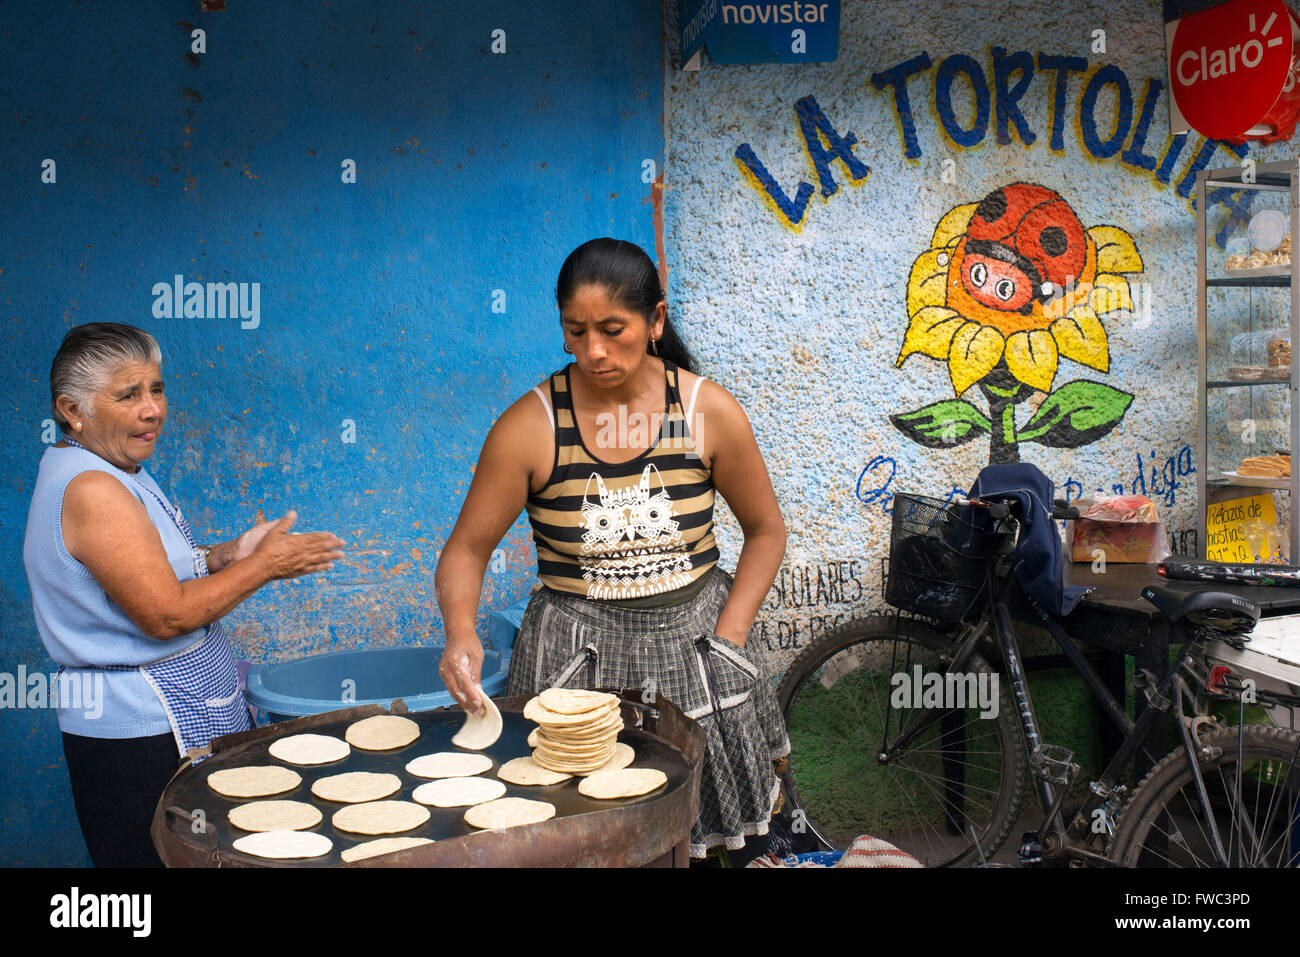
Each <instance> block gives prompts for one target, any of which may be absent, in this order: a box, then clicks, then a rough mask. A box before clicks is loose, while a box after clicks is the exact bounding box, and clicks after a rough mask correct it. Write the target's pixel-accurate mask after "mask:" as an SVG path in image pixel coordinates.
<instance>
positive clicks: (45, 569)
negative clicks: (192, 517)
mask: <svg viewBox="0 0 1300 957" xmlns="http://www.w3.org/2000/svg"><path fill="white" fill-rule="evenodd" d="M83 472H104V473H106V474H108V475H111V476H113V477H114V478H115V479H117V480H118V481H119V482H121V483H122V485H123V486H124V487H125V488H126V490H127V491H129V492H130V493H131V494H132V495H134V496H135V497H136V499H137V500H138V501H139V502H140V504H141V505H143V506H144V508H145V511H146V512H147V513H148V515H149V520H150V521H151V522H153V525H154V527H155V528H156V529H157V530H158V535H159V537H160V538H161V539H162V543H163V547H164V548H165V549H166V552H167V559H168V561H169V562H170V564H171V566H172V570H173V571H174V572H175V573H176V578H177V579H178V580H179V581H189V580H190V579H193V578H197V577H198V575H197V571H196V568H195V556H194V550H193V549H191V548H190V545H189V543H188V542H186V541H185V537H184V536H183V535H182V534H181V531H180V529H179V528H177V527H176V523H175V522H173V521H172V519H171V518H170V517H169V516H168V515H167V513H166V512H165V511H164V510H163V507H162V505H160V504H159V502H158V501H157V500H156V499H155V498H154V495H157V496H158V497H159V498H161V499H162V500H163V501H165V502H167V505H168V506H169V507H171V508H172V509H173V511H178V510H177V509H175V506H172V504H171V502H170V501H167V497H166V496H165V495H164V494H163V492H162V489H160V488H159V487H158V484H157V483H156V482H154V480H153V478H152V477H151V476H150V475H149V473H148V472H146V471H145V470H144V469H143V468H141V469H140V471H138V472H136V473H134V474H130V473H127V472H123V471H122V470H121V469H118V468H116V467H114V466H113V465H111V464H110V463H108V462H106V461H105V460H104V459H102V458H100V457H99V456H98V455H95V454H94V453H93V452H88V451H86V450H85V449H77V448H71V447H69V448H61V449H60V448H54V447H53V446H51V447H50V448H48V449H46V450H45V454H44V456H42V458H41V465H40V471H39V473H38V474H37V477H36V488H35V490H34V491H33V492H32V504H31V508H30V509H29V511H28V513H27V537H26V539H25V541H24V542H23V564H24V565H25V566H26V568H27V581H28V584H29V585H30V586H31V592H32V610H33V612H34V613H35V615H36V629H37V631H38V632H39V633H40V636H41V641H42V642H44V643H45V649H46V651H48V652H49V655H50V657H51V658H53V659H54V660H55V661H56V662H58V663H59V664H60V665H62V666H63V667H64V679H63V680H64V681H65V682H66V681H69V680H71V681H76V682H80V688H79V689H78V690H79V692H80V691H81V690H83V689H90V688H94V689H96V690H97V689H100V688H102V700H96V701H95V702H94V703H93V707H88V706H87V704H88V700H89V699H86V700H81V701H80V702H78V701H77V700H76V697H74V696H73V695H71V694H68V693H65V694H64V695H63V697H64V699H65V700H64V701H63V702H61V705H60V707H59V727H60V729H61V730H63V731H65V732H68V733H69V734H79V735H84V736H86V737H91V738H136V737H144V736H146V735H154V734H167V733H170V732H171V730H172V728H171V725H170V724H169V723H168V721H167V714H166V712H165V711H164V710H163V706H162V702H161V701H159V700H158V696H157V695H156V694H154V691H153V689H152V688H151V687H150V685H149V683H148V682H147V681H146V680H145V677H144V675H142V674H141V673H140V672H139V671H136V670H130V671H104V670H100V669H102V668H103V667H105V666H111V665H141V664H148V663H150V662H154V661H157V660H159V659H160V658H165V657H167V656H168V655H171V654H175V653H176V652H178V651H182V650H184V649H185V648H188V647H190V646H191V645H194V644H195V643H196V642H198V641H200V640H202V638H203V635H204V631H205V629H203V628H198V629H196V630H195V631H192V632H190V633H189V634H187V635H181V636H179V637H177V638H173V639H170V640H168V641H160V640H158V639H156V638H150V637H149V636H148V635H146V634H145V633H144V632H142V631H141V630H140V629H139V627H137V626H136V624H135V622H133V621H131V619H130V618H129V617H128V616H127V614H126V612H124V611H123V610H122V608H121V606H119V605H118V604H117V603H116V602H114V601H113V600H112V599H111V598H109V597H108V594H107V593H106V592H105V591H104V589H103V588H102V587H101V586H100V584H99V582H97V581H96V580H95V577H94V576H93V575H92V574H91V573H90V570H89V569H88V568H86V566H85V565H83V564H82V563H81V562H79V561H77V560H76V559H75V558H73V557H72V556H71V555H70V554H68V550H67V548H66V547H65V546H64V543H63V521H62V516H63V495H64V492H65V491H67V488H68V483H69V482H71V481H72V480H73V479H74V478H76V477H77V476H78V475H81V474H82V473H83ZM150 492H153V495H151V494H149V493H150ZM20 693H21V689H20ZM69 702H71V703H73V704H77V705H78V706H77V707H65V706H63V705H66V704H68V703H69Z"/></svg>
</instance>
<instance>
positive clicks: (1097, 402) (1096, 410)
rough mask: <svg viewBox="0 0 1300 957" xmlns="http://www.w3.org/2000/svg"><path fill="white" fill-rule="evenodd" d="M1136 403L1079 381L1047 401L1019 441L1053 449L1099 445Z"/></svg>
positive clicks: (1020, 432)
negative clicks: (1098, 442) (1102, 438)
mask: <svg viewBox="0 0 1300 957" xmlns="http://www.w3.org/2000/svg"><path fill="white" fill-rule="evenodd" d="M1132 403H1133V396H1132V394H1131V393H1128V392H1123V391H1121V390H1119V389H1113V388H1111V387H1110V386H1108V385H1103V384H1102V383H1100V382H1090V381H1088V380H1087V379H1075V380H1074V381H1073V382H1067V383H1066V384H1065V385H1063V386H1061V387H1060V388H1059V389H1057V390H1056V391H1055V392H1053V393H1052V394H1051V395H1049V396H1048V397H1047V398H1046V399H1044V400H1043V404H1042V405H1040V406H1039V407H1038V410H1037V411H1036V412H1035V413H1034V415H1033V417H1032V418H1031V419H1030V420H1029V421H1028V422H1026V423H1025V424H1024V426H1023V427H1022V428H1020V429H1019V430H1018V431H1017V433H1016V438H1017V439H1018V440H1019V441H1021V442H1037V443H1038V444H1039V445H1047V446H1051V447H1053V448H1076V447H1078V446H1080V445H1086V444H1088V443H1089V442H1096V441H1097V440H1098V439H1099V438H1101V437H1102V436H1103V435H1105V434H1106V433H1107V432H1109V431H1110V430H1111V429H1113V428H1115V426H1117V425H1119V423H1120V420H1121V419H1123V418H1124V413H1125V412H1127V411H1128V407H1129V406H1130V405H1131V404H1132Z"/></svg>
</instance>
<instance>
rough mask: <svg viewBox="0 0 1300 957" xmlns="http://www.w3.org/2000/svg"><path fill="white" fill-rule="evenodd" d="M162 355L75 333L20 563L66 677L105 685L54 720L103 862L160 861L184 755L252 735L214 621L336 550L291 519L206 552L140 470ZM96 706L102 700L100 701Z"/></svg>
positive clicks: (160, 416)
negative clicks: (168, 787) (165, 802)
mask: <svg viewBox="0 0 1300 957" xmlns="http://www.w3.org/2000/svg"><path fill="white" fill-rule="evenodd" d="M161 366H162V355H161V353H160V351H159V349H158V343H157V341H156V340H155V339H154V338H153V336H151V335H149V334H148V333H147V332H143V331H142V330H139V329H136V328H133V327H131V326H126V325H120V324H117V323H90V324H88V325H83V326H78V327H76V328H74V329H72V330H71V331H70V332H69V333H68V334H67V336H66V337H64V340H63V344H62V345H61V346H60V348H59V351H58V353H57V355H55V357H54V362H53V365H52V366H51V368H50V395H51V400H52V406H53V410H54V418H55V421H56V422H57V423H58V424H59V426H60V428H61V429H62V430H63V433H64V439H63V441H61V442H59V443H58V444H56V445H53V446H51V447H50V448H48V449H46V451H45V455H44V456H43V458H42V459H41V464H40V472H39V474H38V476H37V479H36V488H35V490H34V492H33V494H32V504H31V509H30V511H29V513H28V517H27V537H26V541H25V542H24V545H23V562H24V564H25V565H26V568H27V578H28V582H29V583H30V585H31V592H32V607H33V610H34V611H35V614H36V624H37V628H38V630H39V632H40V635H41V640H42V641H43V642H44V643H45V647H46V649H47V651H48V652H49V654H50V656H51V657H52V658H53V659H54V660H55V661H56V662H58V663H59V664H60V665H61V666H62V667H61V668H60V672H61V678H60V680H61V683H62V684H63V685H64V686H65V687H66V686H68V685H79V686H80V687H81V688H83V689H87V690H89V689H91V688H95V689H102V701H97V702H96V705H95V707H94V708H93V709H88V708H85V707H82V708H77V707H73V706H65V705H69V704H70V703H71V704H75V703H77V702H78V700H81V702H82V703H83V704H84V701H85V700H86V698H87V695H77V694H72V693H64V694H61V696H60V698H61V700H60V709H59V727H60V729H61V730H62V732H63V749H64V755H65V757H66V759H67V765H68V776H69V778H70V780H71V783H72V795H73V801H74V803H75V804H76V808H77V817H78V820H79V822H80V824H81V830H82V834H83V835H84V837H85V839H86V846H87V849H88V850H89V851H90V856H91V859H92V860H93V861H94V863H95V864H96V866H158V865H159V861H158V858H157V855H156V854H155V853H154V850H153V846H152V844H151V842H150V839H149V824H150V819H151V817H152V815H153V810H154V805H155V804H156V802H157V800H158V795H159V794H161V793H162V789H163V787H164V785H165V784H166V782H167V780H168V778H169V777H170V776H171V774H172V773H173V772H174V771H175V770H176V766H177V759H178V756H184V755H188V754H190V753H191V752H193V751H195V750H196V749H200V748H203V747H204V746H205V745H206V744H207V743H208V741H209V740H210V739H211V738H213V737H215V736H217V735H220V734H226V733H230V732H235V731H242V730H247V729H248V728H249V727H251V725H250V722H249V716H248V708H247V705H246V704H245V702H244V699H243V695H242V693H241V692H240V689H239V682H238V675H237V673H236V669H235V659H234V656H233V655H232V654H231V650H230V644H229V642H228V641H227V640H226V637H225V635H224V633H223V632H222V630H221V617H222V616H223V615H225V614H226V613H228V612H229V611H230V610H231V609H233V608H234V607H235V606H236V605H238V604H239V603H240V602H242V601H243V600H244V599H246V598H248V597H249V596H250V595H251V594H253V592H255V591H257V590H258V589H259V588H261V587H262V586H263V585H265V584H266V583H267V582H270V581H273V580H275V579H281V578H295V577H297V576H300V575H305V574H308V573H310V572H316V571H322V570H325V569H328V568H330V567H331V566H332V563H333V562H334V561H336V560H338V559H339V558H341V557H342V552H341V551H339V548H340V547H341V546H342V544H343V543H342V541H340V540H339V539H338V538H336V537H335V536H334V535H332V534H330V533H328V532H316V533H312V534H306V535H290V534H289V529H290V528H292V527H293V524H294V522H295V521H296V519H297V516H296V515H295V514H294V513H293V512H289V513H288V514H287V515H285V516H284V518H281V519H280V520H278V521H275V522H267V523H263V524H260V525H257V526H255V527H254V528H252V529H250V530H248V531H247V532H245V533H244V534H243V535H241V536H240V537H239V538H237V539H235V540H233V541H229V542H224V543H222V544H219V545H215V546H210V547H208V546H200V545H199V544H198V543H197V542H196V541H195V539H194V534H193V532H192V530H191V529H190V525H189V523H188V522H187V521H186V520H185V518H184V516H183V515H182V514H181V513H180V511H179V509H177V508H176V507H175V506H174V505H173V504H172V503H171V502H170V501H169V500H168V498H167V496H166V494H164V493H163V491H162V489H160V488H159V487H158V484H157V483H156V482H155V481H154V480H153V478H152V477H150V475H149V473H148V472H146V471H145V469H144V467H143V465H142V463H143V462H144V461H145V460H147V459H148V458H149V457H150V456H151V455H153V452H154V448H155V446H156V444H157V441H158V436H159V434H160V433H161V432H162V430H163V426H164V424H165V422H166V420H167V398H166V396H165V395H164V392H163V380H162V369H161ZM96 697H97V696H96Z"/></svg>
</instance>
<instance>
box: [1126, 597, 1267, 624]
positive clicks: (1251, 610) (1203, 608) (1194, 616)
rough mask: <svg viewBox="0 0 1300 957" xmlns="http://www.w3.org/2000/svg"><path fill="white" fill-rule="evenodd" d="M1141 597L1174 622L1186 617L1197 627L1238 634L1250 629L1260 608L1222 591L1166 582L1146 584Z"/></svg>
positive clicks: (1246, 600) (1259, 612)
mask: <svg viewBox="0 0 1300 957" xmlns="http://www.w3.org/2000/svg"><path fill="white" fill-rule="evenodd" d="M1142 597H1143V598H1145V599H1146V600H1147V601H1149V602H1151V604H1153V605H1155V606H1156V608H1158V609H1159V610H1160V613H1161V614H1162V615H1164V616H1165V617H1166V618H1168V619H1169V620H1170V621H1171V622H1173V623H1174V624H1178V623H1179V622H1181V621H1184V620H1188V621H1190V622H1191V623H1192V624H1193V625H1196V626H1198V627H1205V628H1213V629H1214V630H1215V631H1218V632H1222V633H1228V634H1239V633H1243V632H1247V631H1250V630H1251V629H1252V628H1254V627H1255V622H1257V621H1259V616H1260V614H1261V613H1262V609H1261V608H1260V607H1259V605H1257V604H1255V603H1254V602H1253V601H1250V600H1248V599H1246V598H1241V597H1239V596H1237V595H1233V594H1230V593H1228V592H1224V591H1191V592H1184V591H1177V590H1175V589H1173V588H1169V587H1168V586H1165V585H1148V586H1147V587H1146V588H1144V589H1142Z"/></svg>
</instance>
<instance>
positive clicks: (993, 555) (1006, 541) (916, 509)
mask: <svg viewBox="0 0 1300 957" xmlns="http://www.w3.org/2000/svg"><path fill="white" fill-rule="evenodd" d="M976 509H977V507H976V506H970V505H953V504H950V503H948V502H945V501H943V500H942V499H937V498H928V497H926V496H924V495H909V494H906V493H902V492H900V493H898V494H897V495H895V496H894V523H893V530H892V532H891V535H890V540H889V574H888V575H887V577H886V579H885V601H887V602H888V603H889V604H891V605H893V606H894V607H895V608H898V609H900V610H902V611H907V612H911V613H913V614H916V615H923V616H925V617H926V618H933V619H935V620H937V621H939V622H940V623H942V624H947V625H951V624H955V623H956V622H958V621H960V620H961V619H962V617H963V616H965V614H966V613H967V611H968V610H970V609H971V607H972V606H973V605H974V604H975V602H976V600H977V599H979V597H980V593H981V591H982V590H983V588H984V584H985V572H986V571H987V569H988V567H989V563H990V562H992V563H993V567H994V571H995V572H996V573H997V575H998V576H999V577H1001V576H1002V575H1005V574H1006V573H1007V571H1008V569H1009V568H1010V563H1011V553H1012V551H1013V550H1014V548H1015V533H1014V531H1010V532H1003V531H996V530H993V529H992V525H993V523H992V522H991V521H990V520H989V519H988V517H987V514H983V515H981V514H979V513H978V512H977V511H976ZM986 526H987V527H986Z"/></svg>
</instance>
